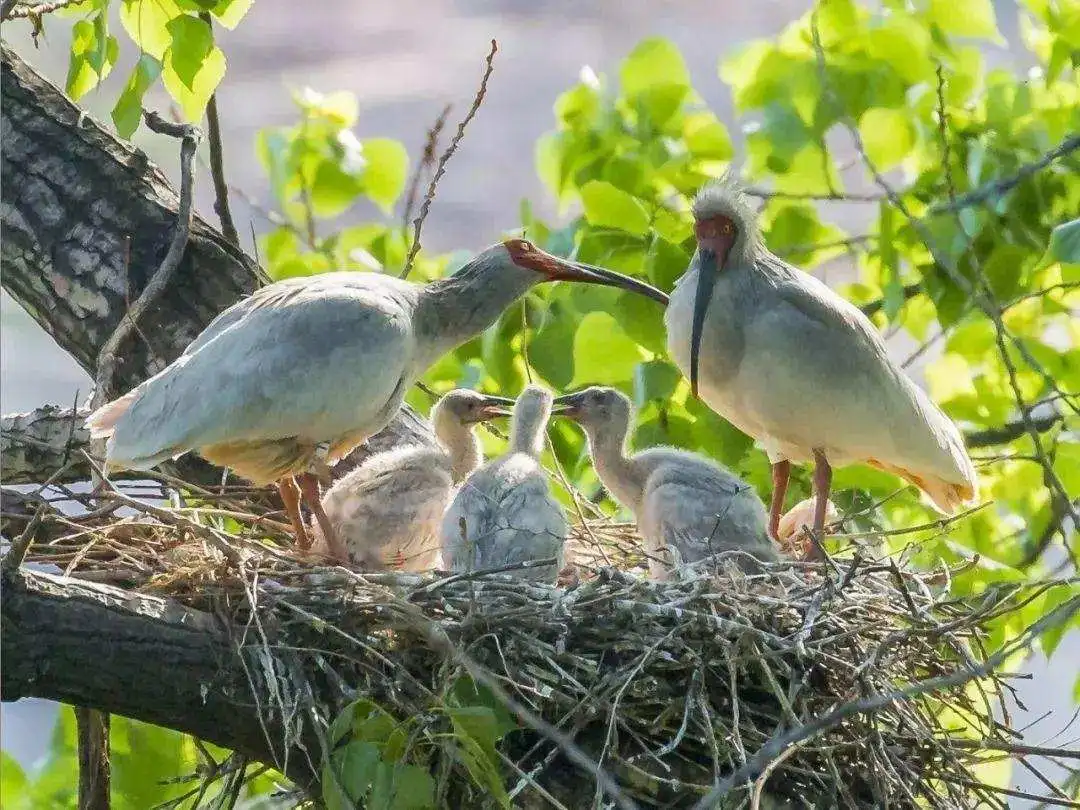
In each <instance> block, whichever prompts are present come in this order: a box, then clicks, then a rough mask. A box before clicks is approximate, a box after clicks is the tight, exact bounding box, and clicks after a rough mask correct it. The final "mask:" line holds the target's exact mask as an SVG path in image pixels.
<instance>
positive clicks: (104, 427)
mask: <svg viewBox="0 0 1080 810" xmlns="http://www.w3.org/2000/svg"><path fill="white" fill-rule="evenodd" d="M138 390H139V389H137V388H136V389H134V390H131V391H128V392H127V393H126V394H124V395H123V396H122V397H119V398H117V399H114V400H113V401H112V402H106V403H105V404H104V405H102V406H101V407H100V408H98V409H97V410H96V411H94V412H93V413H92V414H90V415H89V416H88V417H86V427H87V428H88V429H89V430H90V438H91V439H105V438H108V437H109V436H112V434H113V430H115V428H116V423H117V422H119V421H120V417H122V416H123V415H124V414H125V413H127V411H128V408H130V407H131V404H132V403H133V402H134V401H135V398H136V397H137V396H138Z"/></svg>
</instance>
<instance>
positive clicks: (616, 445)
mask: <svg viewBox="0 0 1080 810" xmlns="http://www.w3.org/2000/svg"><path fill="white" fill-rule="evenodd" d="M585 432H586V435H587V436H588V437H589V452H590V453H591V454H592V458H593V466H594V468H595V470H596V475H597V476H598V477H599V478H600V483H602V484H603V485H604V486H605V487H606V488H607V490H608V492H610V493H611V495H612V497H614V498H615V500H617V501H618V502H619V503H621V504H622V505H623V506H625V507H626V508H627V509H629V510H630V511H631V512H634V513H635V514H636V513H637V510H638V506H639V505H640V504H641V494H642V491H643V489H644V486H645V485H644V482H643V481H642V480H641V476H640V475H639V473H638V469H637V465H636V464H634V460H633V459H632V458H630V457H629V456H628V455H627V454H626V443H627V436H628V435H629V433H630V421H629V419H627V420H625V421H624V420H619V421H617V422H605V423H604V424H602V425H589V426H587V427H586V429H585Z"/></svg>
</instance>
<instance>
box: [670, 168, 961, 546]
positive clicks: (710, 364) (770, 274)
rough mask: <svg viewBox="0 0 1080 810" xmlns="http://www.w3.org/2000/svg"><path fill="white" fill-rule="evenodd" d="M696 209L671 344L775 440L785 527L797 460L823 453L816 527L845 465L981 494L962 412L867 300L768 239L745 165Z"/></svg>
mask: <svg viewBox="0 0 1080 810" xmlns="http://www.w3.org/2000/svg"><path fill="white" fill-rule="evenodd" d="M693 213H694V218H695V233H696V237H697V250H696V252H695V253H694V256H693V259H692V260H691V263H690V267H689V269H688V270H687V272H686V273H685V274H684V275H683V276H682V278H680V279H679V282H678V284H677V285H676V287H675V290H674V292H673V293H672V296H671V303H670V305H669V306H668V309H667V313H666V314H665V323H666V326H667V340H668V350H669V352H670V354H671V356H672V358H673V359H674V360H675V362H676V364H677V365H678V366H679V367H680V368H681V369H682V371H683V372H684V373H685V374H687V375H688V376H689V378H690V384H691V388H692V390H693V392H694V393H695V394H696V395H700V396H701V398H702V399H703V400H704V401H705V403H706V404H708V405H709V407H711V408H712V409H713V410H714V411H716V412H717V413H719V414H720V415H721V416H723V417H724V418H725V419H727V420H728V421H730V422H731V423H732V424H734V425H735V426H736V427H738V428H739V429H740V430H742V431H743V432H744V433H746V434H748V435H750V436H752V437H753V438H755V439H757V440H758V441H759V442H761V444H762V445H763V446H764V447H765V449H766V451H767V452H768V454H769V459H770V461H771V462H772V469H773V493H772V508H771V510H770V516H769V530H770V533H771V534H772V535H773V537H776V535H777V530H778V526H779V521H780V515H781V512H782V511H783V504H784V495H785V493H786V490H787V483H788V476H789V472H790V466H791V462H792V461H795V462H800V461H810V460H812V461H813V462H814V465H815V469H814V489H815V495H816V498H817V500H816V508H815V512H814V534H815V536H816V538H817V539H820V537H821V534H822V531H823V529H824V524H825V516H826V508H827V504H828V496H829V489H830V485H831V483H832V467H833V466H834V465H840V464H848V463H852V462H865V463H867V464H870V465H872V466H875V467H878V468H880V469H883V470H887V471H888V472H891V473H894V474H896V475H899V476H900V477H902V478H904V479H906V480H908V481H910V482H911V483H913V484H915V485H916V486H917V487H919V488H920V489H921V490H923V492H925V493H926V495H927V496H928V497H929V499H930V500H931V501H932V502H933V504H934V505H935V506H936V507H937V508H938V509H939V510H941V511H942V512H953V511H955V510H956V509H958V508H959V507H960V506H961V505H963V504H964V503H966V502H969V501H971V500H973V499H974V498H975V497H976V486H977V485H976V476H975V469H974V467H973V466H972V463H971V459H970V458H969V457H968V453H967V450H966V449H965V448H964V443H963V440H962V438H961V436H960V432H959V431H958V430H957V428H956V425H954V424H953V423H952V422H951V421H950V420H949V418H948V417H947V416H945V414H944V413H943V412H942V411H941V409H940V408H938V407H937V405H935V404H934V403H933V402H932V401H931V400H930V398H929V397H928V396H927V395H926V394H925V393H923V391H922V390H920V389H919V388H918V386H916V385H915V384H914V383H913V382H912V381H911V380H910V379H909V378H908V377H907V375H906V374H905V373H904V371H903V369H901V368H900V366H899V365H897V364H896V363H895V362H894V361H893V360H892V359H891V358H890V357H889V353H888V350H887V348H886V346H885V342H884V341H883V340H882V338H881V336H880V335H879V334H878V332H877V330H876V329H875V328H874V326H873V324H872V323H871V322H870V320H869V319H868V318H867V317H866V316H865V315H864V314H863V313H862V312H861V311H860V310H859V309H857V308H856V307H854V306H852V304H850V303H849V302H848V301H845V300H844V299H843V298H841V297H840V296H839V295H837V294H836V293H834V292H833V291H832V290H830V289H829V288H828V287H827V286H825V285H824V284H822V283H821V282H820V281H818V280H817V279H815V278H813V277H812V276H810V275H808V274H806V273H804V272H802V271H800V270H798V269H796V268H794V267H792V266H791V265H789V264H788V263H786V262H785V261H783V260H782V259H779V258H777V257H776V256H775V255H773V254H772V253H771V252H770V251H769V249H768V248H767V247H766V246H765V244H764V243H763V242H762V240H761V236H760V234H759V232H758V225H757V215H756V213H755V212H754V210H753V208H752V207H751V206H750V204H749V202H748V201H747V199H746V198H745V195H744V194H743V192H742V190H741V189H740V187H739V185H738V184H737V182H736V181H735V180H734V178H731V177H728V178H725V179H723V180H720V181H717V182H714V183H713V184H711V185H708V186H706V187H705V188H703V189H702V190H701V191H700V192H699V194H698V196H697V199H696V200H695V201H694V206H693Z"/></svg>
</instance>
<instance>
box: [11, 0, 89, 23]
mask: <svg viewBox="0 0 1080 810" xmlns="http://www.w3.org/2000/svg"><path fill="white" fill-rule="evenodd" d="M18 2H19V0H4V2H3V5H0V20H7V19H11V20H17V19H20V18H34V17H40V16H42V15H43V14H51V13H52V12H54V11H59V10H60V9H62V8H65V7H66V6H73V5H75V4H76V3H82V2H85V0H54V2H52V3H38V4H37V5H36V6H31V5H22V6H19V5H18ZM16 6H18V7H17V8H16Z"/></svg>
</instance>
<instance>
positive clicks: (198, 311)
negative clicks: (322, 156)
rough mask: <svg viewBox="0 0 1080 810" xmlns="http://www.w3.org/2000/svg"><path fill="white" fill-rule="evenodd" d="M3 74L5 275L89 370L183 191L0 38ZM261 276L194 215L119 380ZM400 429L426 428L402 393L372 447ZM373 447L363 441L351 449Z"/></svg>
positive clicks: (155, 364)
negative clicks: (175, 262)
mask: <svg viewBox="0 0 1080 810" xmlns="http://www.w3.org/2000/svg"><path fill="white" fill-rule="evenodd" d="M0 78H2V83H3V87H4V103H3V105H2V107H0V118H2V122H3V129H4V138H3V141H2V143H0V155H2V167H0V168H2V171H3V176H4V183H3V185H2V187H0V194H2V198H0V199H2V203H3V204H2V205H0V221H2V222H0V224H2V226H3V234H4V238H3V240H2V241H0V260H2V271H3V272H2V281H3V286H4V289H5V290H7V291H8V292H9V293H10V294H11V296H12V297H13V298H14V299H15V300H16V301H18V302H19V304H20V305H22V307H23V308H24V309H25V310H26V311H27V312H29V313H30V315H31V316H32V317H33V318H34V320H36V321H37V322H38V323H39V324H40V325H41V326H42V328H44V329H45V330H46V331H47V332H48V333H49V334H50V335H51V336H52V337H53V338H54V339H55V340H56V342H57V343H58V344H59V345H60V347H61V348H63V349H64V350H65V351H67V352H68V353H69V354H71V356H72V357H73V358H74V359H75V360H76V362H78V363H79V365H80V366H82V367H83V368H84V369H86V370H87V372H89V373H90V374H91V376H94V375H95V371H96V368H97V359H98V354H99V353H100V351H101V350H102V348H103V347H104V346H105V343H106V341H107V340H108V338H109V336H110V335H112V334H113V333H114V331H115V330H116V328H117V326H118V324H119V323H120V322H121V320H122V319H124V318H126V317H127V311H128V302H129V301H131V300H134V299H135V298H137V297H138V295H139V293H140V292H142V291H143V290H145V288H146V287H147V285H148V283H149V281H150V279H151V278H152V276H153V274H154V272H155V271H156V270H157V268H158V267H160V266H161V263H162V260H163V258H164V257H165V255H166V253H167V252H168V246H169V243H170V241H171V237H172V235H173V232H174V228H175V225H176V219H177V215H178V210H179V200H178V198H177V195H176V193H175V192H174V191H173V190H172V188H170V187H169V184H168V182H167V181H166V180H165V177H164V175H163V174H162V173H161V171H160V170H159V169H157V168H156V167H155V166H154V165H153V164H151V163H150V162H149V161H148V160H147V158H146V155H145V154H143V153H142V152H140V151H138V150H136V149H134V148H133V147H131V146H130V145H129V144H126V143H122V142H121V141H119V140H117V139H116V138H115V137H113V136H112V135H111V134H110V133H109V132H107V131H106V130H105V129H104V128H103V127H102V126H101V125H99V124H98V123H97V122H95V121H94V120H93V119H91V118H90V117H88V116H87V115H86V114H85V113H83V112H82V111H81V110H80V109H79V108H78V107H77V106H75V105H74V104H73V103H72V102H71V101H70V100H69V99H67V98H66V97H65V96H64V95H63V93H61V91H60V90H59V89H57V88H56V87H55V86H54V85H52V84H50V83H49V82H47V81H46V80H45V79H43V78H42V77H41V76H39V75H38V74H37V73H35V72H34V71H33V70H32V69H31V68H30V67H29V66H28V65H27V64H26V63H25V62H23V61H22V60H21V59H20V58H19V57H18V56H17V55H16V54H15V53H13V52H12V51H11V50H10V49H9V48H7V47H6V46H5V47H3V48H2V77H0ZM267 280H268V279H267V278H266V276H265V275H264V274H263V273H262V271H261V270H260V269H259V267H258V265H256V264H255V262H253V261H252V260H251V259H249V258H248V257H247V256H246V255H245V254H244V253H243V252H242V251H241V250H240V249H239V248H238V247H236V246H235V245H233V244H231V243H230V242H229V241H228V240H227V239H225V238H224V237H223V236H222V235H221V234H220V233H218V232H217V231H216V230H215V229H214V228H213V227H211V226H210V225H208V224H207V223H206V222H205V221H204V220H203V219H202V218H201V217H199V216H198V215H195V216H193V217H192V221H191V230H190V234H189V236H188V240H187V245H186V248H185V249H184V251H183V254H182V257H181V258H180V262H179V265H178V267H177V270H176V273H175V275H174V276H173V278H172V279H171V281H170V282H169V285H168V290H167V292H166V293H165V294H164V295H162V296H160V297H159V298H157V299H156V301H155V305H154V306H152V307H150V308H148V310H147V311H146V312H145V313H143V315H142V317H141V318H140V320H139V329H138V330H136V336H134V337H133V338H132V339H129V340H127V341H125V343H124V350H123V352H122V356H120V355H119V354H118V358H117V364H116V372H115V376H114V378H113V385H114V386H115V389H116V390H120V391H123V390H127V389H129V388H132V387H134V386H135V385H137V384H138V383H140V382H142V381H143V380H145V379H146V378H148V377H150V376H152V375H153V374H155V373H156V372H157V371H160V370H161V368H163V367H164V366H165V365H166V364H167V363H168V362H170V361H172V360H173V359H175V358H176V357H177V356H178V355H179V354H180V353H181V352H182V351H183V349H184V347H186V346H187V345H188V344H189V343H190V342H191V341H192V340H194V339H195V337H196V336H197V335H198V334H199V333H200V332H201V331H202V330H203V329H204V328H205V327H206V326H207V324H209V323H210V321H211V320H213V318H214V317H215V316H216V315H217V314H218V313H219V312H221V311H222V310H223V309H225V308H226V307H228V306H230V305H231V304H233V303H235V302H236V301H238V300H239V299H240V298H241V297H243V296H245V295H248V294H250V293H251V292H253V291H254V290H255V289H256V288H257V287H259V286H261V285H262V284H264V283H266V282H267ZM5 426H6V425H5ZM400 441H410V442H412V443H414V444H429V443H431V442H433V441H434V439H433V438H432V435H431V431H430V428H428V426H427V425H426V423H425V422H424V420H422V419H421V418H420V417H419V416H417V415H416V413H415V412H413V411H411V409H409V408H408V406H405V407H403V408H402V410H401V412H400V413H399V414H398V416H397V417H395V419H394V421H393V422H392V423H391V424H390V426H389V427H388V428H386V430H385V431H383V432H382V433H381V434H378V435H377V436H375V437H373V438H372V440H371V441H370V442H369V444H368V445H367V447H368V448H370V447H378V448H381V449H386V448H387V447H389V446H393V443H396V442H400ZM4 447H5V452H6V451H7V449H9V448H10V445H9V444H8V443H7V442H6V441H5V444H4ZM27 452H28V451H27ZM370 452H371V451H370V449H365V448H361V449H359V450H358V451H357V457H359V458H363V457H365V456H366V455H369V454H370ZM350 461H356V458H353V459H351V460H350ZM343 463H347V462H343ZM84 470H85V468H84ZM8 473H10V470H9V469H5V480H7V481H8V482H11V481H12V480H13V479H11V478H8V477H7V475H8ZM181 474H182V475H183V476H184V477H186V478H189V480H195V481H203V482H208V481H216V480H220V478H221V472H220V470H218V469H216V468H213V467H211V466H210V465H208V464H204V463H202V462H199V461H197V460H196V459H193V458H186V459H185V461H184V463H183V464H182V465H181ZM83 477H86V476H85V475H83ZM67 480H74V479H72V478H70V477H69V478H68V479H67Z"/></svg>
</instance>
